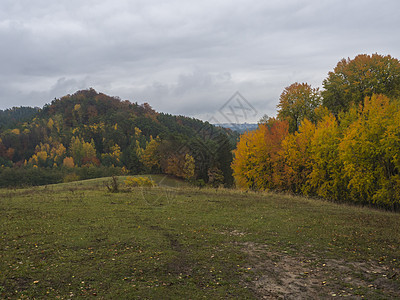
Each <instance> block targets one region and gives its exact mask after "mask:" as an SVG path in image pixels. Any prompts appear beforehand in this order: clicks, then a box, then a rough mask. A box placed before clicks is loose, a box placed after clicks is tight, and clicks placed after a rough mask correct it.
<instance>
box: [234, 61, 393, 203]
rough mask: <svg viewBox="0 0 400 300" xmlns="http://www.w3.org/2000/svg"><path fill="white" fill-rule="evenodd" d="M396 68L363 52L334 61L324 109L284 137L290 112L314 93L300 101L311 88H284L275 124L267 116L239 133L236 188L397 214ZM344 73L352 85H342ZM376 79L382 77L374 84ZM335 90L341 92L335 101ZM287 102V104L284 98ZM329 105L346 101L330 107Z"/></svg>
mask: <svg viewBox="0 0 400 300" xmlns="http://www.w3.org/2000/svg"><path fill="white" fill-rule="evenodd" d="M366 66H367V67H369V71H365V68H367V67H366ZM385 66H386V67H385ZM399 69H400V63H399V61H398V60H396V59H393V58H391V57H390V56H385V57H382V56H379V55H373V56H372V57H371V56H366V55H362V56H358V57H356V59H354V60H342V61H340V62H339V63H338V66H337V67H336V68H335V71H334V72H331V73H330V74H329V78H328V79H327V80H326V81H325V82H324V83H325V86H326V87H327V88H328V89H327V90H325V92H324V93H322V94H325V97H327V98H326V99H325V103H329V104H328V105H325V104H323V105H322V106H321V105H320V106H319V107H315V108H314V111H313V112H312V113H310V112H309V113H308V115H304V118H303V119H302V120H301V122H300V125H299V126H298V128H297V129H296V130H295V131H294V132H290V133H289V132H288V125H287V124H288V123H287V122H289V129H290V128H291V129H293V128H294V127H295V126H296V124H297V123H298V119H297V116H298V114H295V115H293V114H291V113H293V112H294V110H293V109H294V108H295V111H297V112H298V111H301V109H300V108H299V107H301V106H302V105H304V103H313V102H312V101H313V99H314V98H313V97H314V95H313V94H312V93H310V94H309V95H308V96H307V95H306V97H304V95H305V94H304V93H303V92H302V90H304V88H305V87H307V88H308V90H309V91H315V90H313V89H311V88H310V87H309V86H308V85H304V84H294V85H291V86H290V87H288V88H286V89H285V90H284V92H283V93H282V96H281V102H280V105H279V106H278V108H280V111H279V113H278V118H279V119H280V120H275V119H270V120H269V121H268V122H267V124H264V125H263V124H262V125H260V126H259V128H258V130H256V131H254V132H248V133H245V134H244V135H242V136H241V138H240V141H239V142H238V144H237V149H236V150H235V152H234V160H233V163H232V168H233V170H234V173H233V174H234V177H235V182H236V184H237V186H238V187H240V188H243V189H254V190H278V191H288V192H292V193H296V194H303V195H309V196H318V197H322V198H326V199H331V200H335V201H340V202H353V203H359V204H362V205H366V204H368V205H375V206H379V207H385V208H390V209H399V208H400V98H399V97H397V96H398V95H400V87H399V85H398V82H397V81H398V78H399V77H398V76H397V74H398V70H399ZM364 71H365V72H364ZM335 73H337V74H336V75H335ZM340 74H342V75H340ZM357 74H358V75H357ZM362 74H363V75H362ZM343 76H347V77H348V78H349V80H350V82H349V81H345V82H346V83H342V84H340V82H339V79H340V78H343ZM380 76H383V77H385V79H382V80H379V77H380ZM357 78H358V79H359V81H358V82H357V83H354V82H353V81H357V80H358V79H357ZM390 78H392V79H390ZM389 79H390V81H391V85H390V84H389V83H388V81H389ZM352 82H353V83H352ZM363 84H368V86H364V85H363ZM333 85H336V87H335V91H336V92H338V93H339V92H340V93H341V94H340V96H339V95H337V96H336V97H337V98H336V99H335V98H334V97H335V95H334V94H332V93H333V92H332V91H333V90H334V89H333ZM354 85H359V87H360V85H363V86H364V88H363V89H362V90H360V88H356V87H355V86H354ZM374 91H381V92H384V94H376V93H374ZM361 96H362V97H364V98H363V99H362V100H360V97H361ZM307 97H308V99H307ZM287 99H290V105H287V104H289V102H287V101H286V102H283V101H282V100H287ZM297 99H298V101H299V103H297V102H296V101H297ZM334 101H345V102H342V104H343V105H340V106H334V109H332V106H331V105H333V103H334ZM283 104H285V105H283ZM282 110H286V111H283V112H282ZM303 111H306V108H305V109H304V110H303ZM295 116H296V118H294V117H295ZM285 122H286V123H285ZM285 124H286V125H285ZM290 124H292V125H291V127H290ZM285 126H286V127H285ZM289 131H292V130H289Z"/></svg>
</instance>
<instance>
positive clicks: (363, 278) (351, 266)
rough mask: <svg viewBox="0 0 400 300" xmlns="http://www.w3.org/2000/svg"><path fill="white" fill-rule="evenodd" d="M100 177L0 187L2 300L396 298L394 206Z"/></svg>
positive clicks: (399, 241)
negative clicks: (148, 185) (142, 184)
mask: <svg viewBox="0 0 400 300" xmlns="http://www.w3.org/2000/svg"><path fill="white" fill-rule="evenodd" d="M154 179H155V180H156V181H158V182H160V181H162V177H156V178H154ZM168 180H169V181H166V180H164V181H162V183H164V184H168V185H175V183H176V182H175V181H171V180H170V179H168ZM103 181H104V179H97V180H88V181H83V182H78V183H69V184H60V185H53V186H48V187H37V188H30V189H19V190H6V189H3V190H0V220H1V222H0V298H7V297H10V298H23V297H25V296H26V297H28V298H33V297H35V298H43V297H44V296H46V295H47V296H48V297H49V298H55V297H56V296H59V297H60V298H64V299H65V298H71V297H72V298H75V297H77V298H86V297H88V296H93V295H96V296H98V297H100V298H111V297H112V298H131V299H132V298H158V299H160V298H163V299H168V298H169V299H177V298H181V299H189V298H191V299H199V298H203V297H207V298H210V299H216V298H236V297H238V298H257V297H262V296H266V297H278V296H286V297H289V298H290V297H292V296H293V297H294V296H298V295H301V294H303V295H308V296H313V297H326V296H329V295H330V296H335V295H337V296H339V295H353V296H354V295H355V296H357V297H361V296H366V297H367V298H371V297H372V298H379V297H381V298H382V299H387V298H395V297H400V293H399V290H400V289H399V287H400V281H399V277H400V272H399V260H400V249H399V245H400V230H399V228H400V216H399V214H393V213H387V212H382V211H376V210H371V209H366V208H359V207H358V208H357V207H350V206H344V205H337V204H333V203H328V202H322V201H318V200H310V199H305V198H300V197H291V196H283V195H275V194H265V193H264V194H253V193H241V192H239V191H216V190H198V189H189V188H187V187H183V188H175V187H174V188H165V187H164V188H161V187H159V188H153V189H147V190H141V189H136V190H132V191H131V192H129V193H128V192H123V193H115V194H112V193H108V192H107V191H106V189H105V188H104V186H103V184H102V183H103Z"/></svg>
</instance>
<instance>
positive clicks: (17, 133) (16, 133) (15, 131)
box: [11, 128, 21, 135]
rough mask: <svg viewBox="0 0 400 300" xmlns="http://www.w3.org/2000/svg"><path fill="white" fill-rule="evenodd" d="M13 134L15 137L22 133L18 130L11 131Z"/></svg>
mask: <svg viewBox="0 0 400 300" xmlns="http://www.w3.org/2000/svg"><path fill="white" fill-rule="evenodd" d="M11 132H12V133H14V134H15V135H19V134H20V133H21V132H20V130H19V129H18V128H15V129H13V130H11Z"/></svg>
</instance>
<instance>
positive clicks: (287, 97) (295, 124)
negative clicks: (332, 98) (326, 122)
mask: <svg viewBox="0 0 400 300" xmlns="http://www.w3.org/2000/svg"><path fill="white" fill-rule="evenodd" d="M320 104H321V95H320V93H319V90H318V88H316V89H314V88H312V87H311V85H309V84H307V83H298V82H296V83H293V84H292V85H290V86H288V87H286V88H285V89H284V90H283V92H282V94H281V96H280V98H279V104H278V108H279V110H278V118H279V119H281V120H287V121H288V122H289V131H290V132H291V133H293V132H295V131H297V130H298V129H299V127H300V124H301V122H302V121H303V120H304V119H306V118H307V119H308V120H310V121H313V122H315V121H316V118H317V116H316V114H315V109H316V108H317V107H318V106H319V105H320Z"/></svg>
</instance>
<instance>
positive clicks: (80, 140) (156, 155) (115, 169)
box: [0, 54, 400, 210]
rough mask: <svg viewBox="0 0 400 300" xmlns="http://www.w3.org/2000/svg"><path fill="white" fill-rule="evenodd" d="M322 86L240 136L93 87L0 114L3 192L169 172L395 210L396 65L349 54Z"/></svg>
mask: <svg viewBox="0 0 400 300" xmlns="http://www.w3.org/2000/svg"><path fill="white" fill-rule="evenodd" d="M327 71H329V70H327ZM322 86H323V88H322V89H321V90H320V89H318V88H314V87H312V86H311V85H309V84H308V83H298V82H296V83H293V84H291V85H289V86H287V87H286V88H285V89H284V90H283V92H282V94H281V95H280V98H279V104H278V106H277V109H278V111H277V116H276V117H274V118H270V117H263V118H262V119H261V120H260V121H259V126H258V129H257V130H254V131H248V132H246V133H244V134H242V135H241V136H239V134H238V133H236V132H234V131H232V130H230V129H224V128H221V127H216V126H214V125H212V124H209V123H208V122H203V121H200V120H197V119H193V118H189V117H185V116H172V115H169V114H164V113H160V112H156V111H155V110H153V109H152V107H151V106H150V105H149V104H147V103H144V104H138V103H132V102H130V101H122V100H121V99H119V98H117V97H110V96H107V95H105V94H102V93H99V92H97V91H95V90H93V89H88V90H82V91H78V92H76V93H75V94H73V95H66V96H64V97H62V98H60V99H54V100H53V101H52V102H51V103H50V104H47V105H45V106H44V107H43V108H40V109H39V108H29V107H20V108H12V109H8V110H5V111H0V166H1V169H0V186H21V185H25V186H26V185H28V186H29V185H42V184H50V183H59V182H68V181H75V180H80V179H88V178H95V177H103V176H111V175H123V174H168V175H171V176H174V177H176V178H180V179H182V180H186V181H188V182H190V183H191V184H194V185H198V186H204V185H210V186H214V187H219V186H225V187H236V188H240V189H245V190H247V189H248V190H255V191H265V190H272V191H277V192H289V193H294V194H302V195H306V196H311V197H320V198H324V199H329V200H333V201H338V202H351V203H357V204H362V205H372V206H377V207H382V208H386V209H392V210H397V209H398V208H399V207H400V172H399V171H400V125H399V124H400V62H399V60H398V59H396V58H393V57H391V56H390V55H386V56H383V55H379V54H372V55H366V54H362V55H358V56H356V57H355V58H353V59H350V58H348V59H343V60H341V61H339V62H338V64H337V66H336V67H335V68H334V70H332V71H331V72H329V73H328V76H327V78H326V79H324V80H323V82H322Z"/></svg>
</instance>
